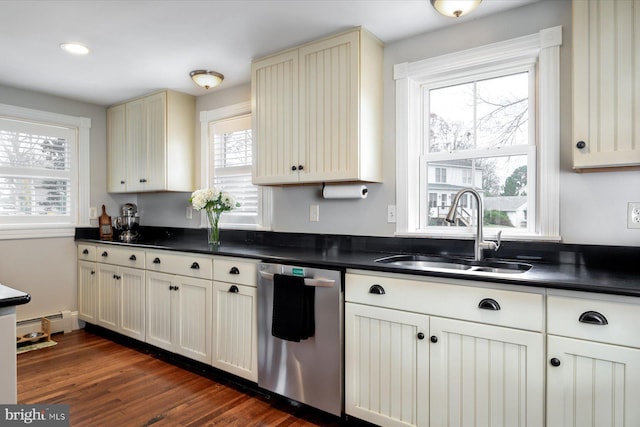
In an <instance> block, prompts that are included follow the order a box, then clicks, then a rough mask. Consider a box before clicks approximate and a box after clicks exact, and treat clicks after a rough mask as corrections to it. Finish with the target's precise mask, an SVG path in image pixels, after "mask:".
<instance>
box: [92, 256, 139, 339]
mask: <svg viewBox="0 0 640 427" xmlns="http://www.w3.org/2000/svg"><path fill="white" fill-rule="evenodd" d="M97 258H98V262H97V263H96V281H97V311H96V317H95V323H96V324H97V325H99V326H102V327H104V328H107V329H111V330H113V331H115V332H119V333H121V334H123V335H126V336H128V337H131V338H135V339H138V340H144V336H145V271H144V269H142V268H134V267H144V251H142V250H135V249H124V248H114V247H106V246H105V247H101V246H98V247H97Z"/></svg>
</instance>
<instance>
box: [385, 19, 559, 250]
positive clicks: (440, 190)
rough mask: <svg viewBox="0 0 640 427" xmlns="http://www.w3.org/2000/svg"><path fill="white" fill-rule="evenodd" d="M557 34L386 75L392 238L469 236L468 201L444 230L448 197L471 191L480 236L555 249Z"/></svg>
mask: <svg viewBox="0 0 640 427" xmlns="http://www.w3.org/2000/svg"><path fill="white" fill-rule="evenodd" d="M561 34H562V32H561V27H555V28H550V29H546V30H542V31H541V32H540V33H539V34H533V35H530V36H525V37H520V38H517V39H513V40H507V41H505V42H500V43H495V44H492V45H487V46H483V47H479V48H474V49H470V50H467V51H462V52H457V53H453V54H448V55H444V56H441V57H436V58H431V59H426V60H423V61H418V62H414V63H403V64H397V65H396V66H395V68H394V79H395V80H396V141H397V144H396V171H398V172H397V177H396V183H397V188H396V191H397V194H398V200H397V202H398V203H397V204H398V206H397V209H398V216H397V219H398V222H397V230H396V232H397V234H401V235H403V234H408V235H414V234H419V235H434V236H451V237H456V236H463V235H464V236H466V235H473V233H474V230H473V228H472V227H473V226H475V225H476V222H477V221H476V218H477V211H476V209H477V208H476V204H475V201H474V202H472V203H470V202H469V201H468V200H463V201H462V203H461V205H460V206H459V207H458V209H459V210H458V218H459V220H458V221H457V222H456V223H455V224H453V225H451V224H449V223H447V222H445V221H444V218H445V217H446V214H447V212H448V211H449V208H450V207H451V201H452V200H453V196H454V195H455V194H456V192H457V191H458V190H460V189H462V188H465V187H472V188H474V189H476V190H477V191H478V192H480V194H481V195H482V198H483V204H484V212H483V213H482V218H483V225H484V228H485V235H486V236H489V237H491V236H495V235H496V234H497V231H498V230H502V231H503V236H505V237H511V238H516V239H517V238H527V239H532V238H534V239H535V238H540V239H545V240H557V239H559V230H558V223H559V211H558V197H559V195H558V178H559V153H558V151H559V114H560V113H559V46H560V44H561ZM433 194H438V197H439V198H440V201H441V203H440V204H439V205H438V206H435V207H434V206H433V203H432V201H433Z"/></svg>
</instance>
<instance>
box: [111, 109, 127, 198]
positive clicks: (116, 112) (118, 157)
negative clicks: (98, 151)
mask: <svg viewBox="0 0 640 427" xmlns="http://www.w3.org/2000/svg"><path fill="white" fill-rule="evenodd" d="M125 118H126V112H125V104H121V105H116V106H114V107H111V108H109V109H108V110H107V141H108V144H107V170H108V175H109V177H108V181H107V189H108V191H110V192H113V193H122V192H125V191H127V138H126V128H125V121H126V119H125Z"/></svg>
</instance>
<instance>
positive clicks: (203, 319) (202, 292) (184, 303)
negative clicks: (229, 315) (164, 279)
mask: <svg viewBox="0 0 640 427" xmlns="http://www.w3.org/2000/svg"><path fill="white" fill-rule="evenodd" d="M212 286H213V285H212V282H211V281H210V280H204V279H196V278H193V277H184V276H174V288H177V289H175V292H174V296H173V298H174V303H175V304H176V307H175V313H176V325H175V331H176V336H175V345H176V350H175V351H176V352H178V353H180V354H182V355H183V356H187V357H189V358H191V359H194V360H198V361H200V362H203V363H209V364H210V363H211V304H212V302H211V299H212V297H211V291H212Z"/></svg>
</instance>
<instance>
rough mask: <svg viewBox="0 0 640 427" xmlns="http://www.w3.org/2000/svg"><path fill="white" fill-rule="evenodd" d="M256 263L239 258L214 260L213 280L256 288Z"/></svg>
mask: <svg viewBox="0 0 640 427" xmlns="http://www.w3.org/2000/svg"><path fill="white" fill-rule="evenodd" d="M257 263H258V261H250V260H246V259H240V258H214V260H213V279H214V280H216V281H220V282H229V283H238V284H240V285H247V286H256V282H257V280H258V267H257Z"/></svg>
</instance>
